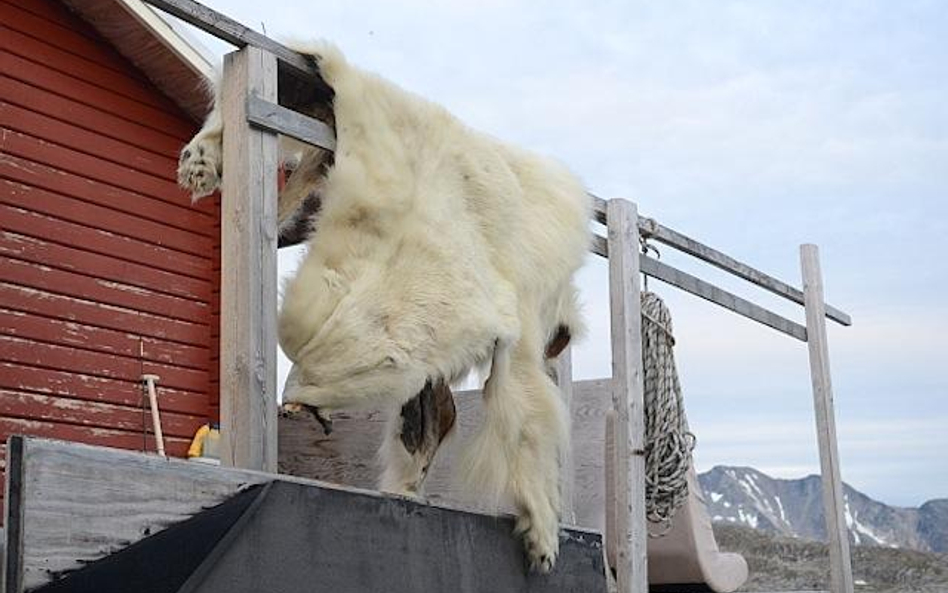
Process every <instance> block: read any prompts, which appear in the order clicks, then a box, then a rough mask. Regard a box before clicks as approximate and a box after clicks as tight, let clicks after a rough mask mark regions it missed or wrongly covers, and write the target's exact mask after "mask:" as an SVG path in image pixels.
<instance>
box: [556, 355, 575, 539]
mask: <svg viewBox="0 0 948 593" xmlns="http://www.w3.org/2000/svg"><path fill="white" fill-rule="evenodd" d="M556 385H557V387H559V389H560V394H561V396H562V398H563V404H564V406H565V408H566V413H567V414H569V420H570V426H572V424H573V348H572V346H570V345H567V346H566V348H564V349H563V351H562V352H560V355H559V356H558V357H557V358H556ZM574 467H575V466H574V459H573V451H572V445H570V447H569V448H568V449H567V450H566V451H564V452H563V460H562V463H561V467H560V472H561V475H560V508H561V512H560V518H561V519H560V520H561V521H562V522H564V523H569V524H570V525H575V524H576V508H575V502H574V497H573V490H574V487H575V482H576V475H575V471H574Z"/></svg>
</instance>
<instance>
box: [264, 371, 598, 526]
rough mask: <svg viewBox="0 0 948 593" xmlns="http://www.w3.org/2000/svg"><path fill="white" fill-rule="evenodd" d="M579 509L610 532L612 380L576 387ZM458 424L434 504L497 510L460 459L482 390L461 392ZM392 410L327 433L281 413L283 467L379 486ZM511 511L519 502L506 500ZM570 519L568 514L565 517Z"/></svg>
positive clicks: (430, 494) (349, 416)
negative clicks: (606, 438) (606, 439)
mask: <svg viewBox="0 0 948 593" xmlns="http://www.w3.org/2000/svg"><path fill="white" fill-rule="evenodd" d="M572 392H573V404H572V408H573V417H572V423H571V425H572V426H571V428H572V438H571V442H572V445H573V446H572V458H573V467H574V470H573V474H574V481H573V511H574V513H575V519H574V520H573V521H567V522H570V523H573V524H575V525H578V526H581V527H585V528H590V529H602V528H603V526H604V524H605V521H604V515H603V513H604V510H603V509H604V502H603V491H604V480H603V471H604V465H603V457H602V448H603V446H604V445H603V432H604V426H605V417H606V413H607V412H608V411H609V410H610V409H611V408H612V395H611V393H612V391H611V381H609V380H608V379H597V380H589V381H577V382H574V383H573V385H572ZM455 404H456V406H457V423H456V425H455V429H454V431H453V432H452V433H451V434H450V435H449V436H448V438H447V441H446V442H445V443H443V444H442V445H441V448H440V449H439V451H438V453H437V455H436V456H435V459H434V462H433V463H432V466H431V471H430V473H429V475H428V478H427V480H426V481H425V484H424V496H425V497H426V498H428V499H430V500H432V501H436V502H443V503H448V504H451V505H455V506H460V507H463V508H470V509H475V510H484V511H491V510H495V509H492V508H490V507H489V506H486V505H485V504H484V502H483V501H482V500H481V499H480V497H479V496H478V493H477V492H472V491H471V490H470V489H468V488H465V487H464V486H462V485H461V481H460V480H459V476H458V475H457V469H458V460H459V458H460V455H461V453H462V451H463V449H464V447H465V445H466V444H467V443H469V442H470V441H471V439H472V438H473V436H474V434H475V432H476V431H477V429H478V427H479V426H480V425H481V422H482V421H483V418H484V410H483V402H482V400H481V394H480V391H476V390H475V391H459V392H455ZM385 420H386V415H385V412H383V411H378V410H366V411H362V412H346V413H337V414H335V415H333V432H332V434H331V435H329V436H326V435H325V434H323V431H322V428H321V427H320V426H319V424H318V423H317V422H316V420H315V419H313V418H312V417H310V416H309V415H306V414H301V415H298V416H293V417H289V418H280V421H279V422H280V429H279V449H280V472H281V473H286V474H290V475H295V476H300V477H304V478H311V479H317V480H323V481H327V482H332V483H337V484H346V485H350V486H356V487H360V488H375V487H376V484H377V481H378V476H379V474H380V473H381V468H380V466H379V462H378V459H377V455H376V451H377V450H378V447H379V445H380V444H381V437H382V434H383V430H384V425H385ZM500 508H501V509H503V510H507V511H512V510H513V507H512V506H510V505H509V504H508V503H506V502H505V503H504V504H503V505H502V506H501V507H500ZM564 521H566V519H565V518H564Z"/></svg>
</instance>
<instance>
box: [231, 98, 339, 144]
mask: <svg viewBox="0 0 948 593" xmlns="http://www.w3.org/2000/svg"><path fill="white" fill-rule="evenodd" d="M247 120H248V121H249V122H250V123H252V124H253V125H255V126H257V127H260V128H263V129H265V130H270V131H271V132H274V133H278V134H284V135H286V136H290V137H291V138H296V139H297V140H300V141H301V142H305V143H307V144H311V145H313V146H318V147H320V148H324V149H326V150H335V149H336V135H335V134H334V133H333V131H332V128H330V127H329V126H327V125H326V124H324V123H323V122H321V121H319V120H318V119H314V118H312V117H309V116H306V115H303V114H302V113H298V112H296V111H293V110H292V109H287V108H286V107H282V106H280V105H278V104H276V103H273V102H270V101H264V100H263V99H261V98H259V97H254V96H251V97H248V99H247Z"/></svg>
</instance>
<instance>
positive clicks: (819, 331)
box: [800, 245, 853, 593]
mask: <svg viewBox="0 0 948 593" xmlns="http://www.w3.org/2000/svg"><path fill="white" fill-rule="evenodd" d="M800 264H801V268H802V271H803V295H804V307H805V308H806V335H807V347H808V348H809V351H810V378H811V380H812V383H813V406H814V408H815V409H816V436H817V442H818V444H819V447H820V470H821V474H822V478H823V514H824V515H825V518H826V534H827V537H828V538H829V553H830V591H832V592H833V593H853V570H852V560H851V558H850V555H849V530H848V529H847V528H846V517H845V515H844V512H843V510H844V506H845V501H844V499H843V482H842V479H841V478H840V475H839V450H838V448H837V445H836V419H835V416H834V413H833V385H832V381H831V380H830V363H829V348H828V345H827V340H826V305H825V304H824V303H825V301H824V300H823V276H822V272H821V271H820V255H819V249H817V247H816V245H801V246H800Z"/></svg>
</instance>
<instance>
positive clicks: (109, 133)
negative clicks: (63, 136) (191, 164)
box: [3, 78, 187, 156]
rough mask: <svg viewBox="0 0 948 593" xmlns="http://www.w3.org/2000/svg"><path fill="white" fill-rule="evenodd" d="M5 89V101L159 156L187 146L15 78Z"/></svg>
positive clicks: (178, 138) (174, 137) (164, 133)
mask: <svg viewBox="0 0 948 593" xmlns="http://www.w3.org/2000/svg"><path fill="white" fill-rule="evenodd" d="M4 85H5V87H4V93H3V100H4V101H7V102H9V103H11V104H14V105H19V106H20V107H25V108H26V109H32V110H33V111H37V112H39V113H46V114H50V115H52V116H54V117H56V118H57V119H59V120H62V121H67V122H70V123H72V124H74V125H76V126H79V127H81V128H84V129H86V130H90V131H93V132H98V133H99V134H101V135H102V136H105V137H108V138H115V139H117V140H125V141H130V140H134V141H135V142H136V143H137V144H138V145H139V146H140V147H142V148H146V149H147V150H151V151H153V152H155V153H157V154H164V155H168V156H173V155H175V154H177V153H178V151H180V150H181V147H182V146H183V145H184V143H185V142H187V138H186V137H185V135H183V134H179V135H175V134H171V133H169V132H167V131H165V130H156V129H154V128H150V127H148V126H145V125H143V124H142V123H140V122H137V121H131V120H128V119H125V118H123V117H120V116H119V115H118V114H116V113H113V112H110V111H108V110H107V109H106V106H104V105H86V104H85V103H81V102H79V101H77V100H76V99H75V98H73V97H63V96H61V95H57V94H56V93H52V92H50V91H47V90H43V89H41V88H38V87H35V86H32V85H30V84H27V83H25V82H22V81H19V80H14V79H12V78H7V79H6V80H5V81H4Z"/></svg>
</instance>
